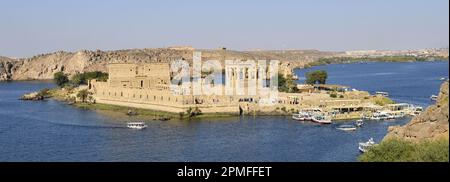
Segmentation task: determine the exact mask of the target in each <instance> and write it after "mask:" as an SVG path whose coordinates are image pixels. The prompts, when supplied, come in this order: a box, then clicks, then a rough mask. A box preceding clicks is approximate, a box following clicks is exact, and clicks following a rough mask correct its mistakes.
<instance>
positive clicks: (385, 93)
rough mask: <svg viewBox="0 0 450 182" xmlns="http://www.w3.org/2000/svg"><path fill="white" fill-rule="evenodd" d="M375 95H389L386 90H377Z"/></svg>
mask: <svg viewBox="0 0 450 182" xmlns="http://www.w3.org/2000/svg"><path fill="white" fill-rule="evenodd" d="M375 95H381V96H384V97H389V93H388V92H380V91H377V92H375Z"/></svg>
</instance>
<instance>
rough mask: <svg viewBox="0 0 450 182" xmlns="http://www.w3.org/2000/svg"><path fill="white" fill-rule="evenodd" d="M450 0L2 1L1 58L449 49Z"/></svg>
mask: <svg viewBox="0 0 450 182" xmlns="http://www.w3.org/2000/svg"><path fill="white" fill-rule="evenodd" d="M448 44H449V1H448V0H302V1H300V0H277V1H276V0H270V1H269V0H189V1H188V0H158V1H157V0H155V1H150V0H121V1H119V0H39V1H36V0H1V1H0V55H3V56H11V57H25V56H31V55H35V54H38V53H46V52H53V51H58V50H65V51H77V50H80V49H91V50H95V49H104V50H112V49H124V48H155V47H167V46H173V45H192V46H194V47H196V48H217V47H220V46H225V47H228V48H229V49H235V50H249V49H319V50H336V51H340V50H360V49H420V48H428V47H431V48H440V47H448Z"/></svg>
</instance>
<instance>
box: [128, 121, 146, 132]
mask: <svg viewBox="0 0 450 182" xmlns="http://www.w3.org/2000/svg"><path fill="white" fill-rule="evenodd" d="M127 128H130V129H138V130H141V129H144V128H147V125H146V124H145V122H128V123H127Z"/></svg>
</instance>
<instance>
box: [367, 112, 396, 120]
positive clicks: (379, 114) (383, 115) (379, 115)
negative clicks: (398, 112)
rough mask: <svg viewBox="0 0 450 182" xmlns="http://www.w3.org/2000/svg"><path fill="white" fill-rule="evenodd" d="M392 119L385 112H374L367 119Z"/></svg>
mask: <svg viewBox="0 0 450 182" xmlns="http://www.w3.org/2000/svg"><path fill="white" fill-rule="evenodd" d="M390 118H392V116H391V115H389V114H388V113H386V112H375V113H373V114H372V116H371V117H370V118H369V119H370V120H386V119H390Z"/></svg>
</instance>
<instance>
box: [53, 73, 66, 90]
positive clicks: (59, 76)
mask: <svg viewBox="0 0 450 182" xmlns="http://www.w3.org/2000/svg"><path fill="white" fill-rule="evenodd" d="M53 80H54V82H55V84H56V85H58V86H59V87H64V85H66V84H67V83H69V78H68V77H67V75H66V74H64V73H63V72H57V73H55V74H54V75H53Z"/></svg>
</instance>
